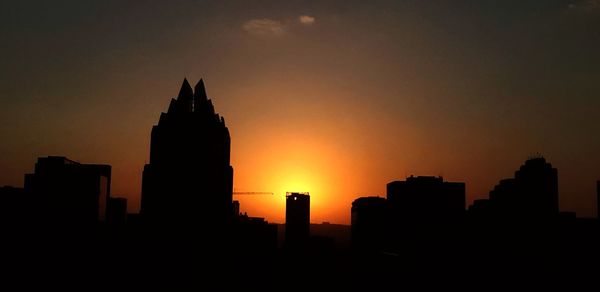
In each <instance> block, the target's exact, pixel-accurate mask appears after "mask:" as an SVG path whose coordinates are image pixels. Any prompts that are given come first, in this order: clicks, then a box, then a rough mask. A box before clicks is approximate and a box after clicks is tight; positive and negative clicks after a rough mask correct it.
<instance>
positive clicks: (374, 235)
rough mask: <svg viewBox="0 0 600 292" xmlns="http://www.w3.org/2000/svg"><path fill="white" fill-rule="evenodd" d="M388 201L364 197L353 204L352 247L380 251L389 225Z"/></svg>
mask: <svg viewBox="0 0 600 292" xmlns="http://www.w3.org/2000/svg"><path fill="white" fill-rule="evenodd" d="M387 217H388V205H387V200H386V199H385V198H381V197H362V198H358V199H356V200H354V201H353V202H352V210H351V240H352V247H353V248H354V249H359V250H380V249H381V248H382V247H383V244H384V240H385V233H386V226H387V224H388V222H387V221H388V218H387Z"/></svg>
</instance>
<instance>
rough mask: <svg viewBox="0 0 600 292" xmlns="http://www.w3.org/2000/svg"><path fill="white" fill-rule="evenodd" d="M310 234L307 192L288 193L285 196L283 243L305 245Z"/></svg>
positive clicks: (290, 246)
mask: <svg viewBox="0 0 600 292" xmlns="http://www.w3.org/2000/svg"><path fill="white" fill-rule="evenodd" d="M309 236H310V196H309V195H308V193H288V194H287V196H286V198H285V245H286V247H288V248H291V249H294V248H302V247H306V244H307V243H308V238H309Z"/></svg>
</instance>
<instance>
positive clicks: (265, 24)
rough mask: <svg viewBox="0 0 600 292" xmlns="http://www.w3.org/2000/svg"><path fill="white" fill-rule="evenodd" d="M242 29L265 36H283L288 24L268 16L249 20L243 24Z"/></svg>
mask: <svg viewBox="0 0 600 292" xmlns="http://www.w3.org/2000/svg"><path fill="white" fill-rule="evenodd" d="M242 29H244V30H245V31H247V32H248V33H251V34H256V35H265V36H281V35H283V34H284V33H285V32H286V26H285V25H284V24H283V23H282V22H281V21H278V20H273V19H268V18H261V19H251V20H248V21H246V22H245V23H244V24H243V25H242Z"/></svg>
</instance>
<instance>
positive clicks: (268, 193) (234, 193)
mask: <svg viewBox="0 0 600 292" xmlns="http://www.w3.org/2000/svg"><path fill="white" fill-rule="evenodd" d="M233 195H234V196H235V195H273V193H272V192H233Z"/></svg>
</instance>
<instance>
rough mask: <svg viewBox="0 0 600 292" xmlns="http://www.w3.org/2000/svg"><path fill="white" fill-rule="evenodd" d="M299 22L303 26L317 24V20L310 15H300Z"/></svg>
mask: <svg viewBox="0 0 600 292" xmlns="http://www.w3.org/2000/svg"><path fill="white" fill-rule="evenodd" d="M298 21H300V23H302V24H303V25H313V24H314V23H315V18H314V17H313V16H310V15H300V16H299V17H298Z"/></svg>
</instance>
